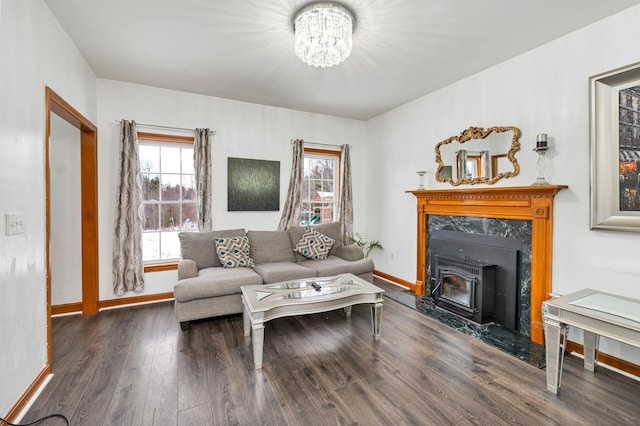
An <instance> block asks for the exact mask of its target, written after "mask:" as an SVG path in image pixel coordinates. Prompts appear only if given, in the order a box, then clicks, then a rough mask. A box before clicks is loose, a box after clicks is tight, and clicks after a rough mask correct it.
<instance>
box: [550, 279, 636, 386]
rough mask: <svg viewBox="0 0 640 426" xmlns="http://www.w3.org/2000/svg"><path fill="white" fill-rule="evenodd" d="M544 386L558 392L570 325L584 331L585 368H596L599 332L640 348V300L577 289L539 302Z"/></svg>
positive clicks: (591, 369)
mask: <svg viewBox="0 0 640 426" xmlns="http://www.w3.org/2000/svg"><path fill="white" fill-rule="evenodd" d="M542 321H543V324H544V332H545V340H546V357H547V390H548V391H549V392H552V393H554V394H557V393H558V391H559V390H560V385H561V381H562V357H563V355H564V348H565V345H566V342H567V339H566V337H567V336H566V333H567V329H568V327H569V326H573V327H576V328H580V329H582V330H583V331H584V368H585V369H587V370H589V371H595V366H596V363H597V356H598V355H597V351H598V343H599V340H600V336H604V337H607V338H609V339H613V340H617V341H619V342H623V343H626V344H629V345H632V346H635V347H639V348H640V300H636V299H631V298H629V297H624V296H618V295H614V294H609V293H603V292H600V291H596V290H590V289H585V290H580V291H578V292H575V293H571V294H567V295H565V296H561V297H558V298H556V299H551V300H547V301H545V302H543V303H542Z"/></svg>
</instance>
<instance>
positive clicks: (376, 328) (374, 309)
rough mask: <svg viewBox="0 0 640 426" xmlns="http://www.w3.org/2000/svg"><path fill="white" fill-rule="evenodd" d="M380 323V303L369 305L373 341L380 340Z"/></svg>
mask: <svg viewBox="0 0 640 426" xmlns="http://www.w3.org/2000/svg"><path fill="white" fill-rule="evenodd" d="M381 323H382V302H377V303H374V304H371V327H372V329H373V339H374V340H380V325H381Z"/></svg>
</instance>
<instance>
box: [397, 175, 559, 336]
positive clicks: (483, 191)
mask: <svg viewBox="0 0 640 426" xmlns="http://www.w3.org/2000/svg"><path fill="white" fill-rule="evenodd" d="M564 188H567V186H565V185H532V186H511V187H495V186H492V187H482V186H478V187H464V188H462V187H460V188H450V189H429V190H411V191H407V192H408V193H411V194H413V195H415V197H416V199H417V206H416V207H417V209H416V212H417V227H416V228H417V235H416V237H417V238H416V240H417V241H416V242H417V247H416V283H415V285H414V286H412V287H411V288H412V289H413V290H414V291H415V292H416V294H420V295H424V294H425V292H427V291H428V288H429V287H428V286H429V285H430V282H429V280H428V278H427V275H428V271H427V269H428V264H427V251H428V250H429V249H430V247H429V246H428V244H427V240H428V239H429V238H430V235H429V231H428V230H427V222H428V218H429V217H431V216H432V215H441V216H443V215H451V216H456V217H464V216H474V217H483V218H495V219H518V220H526V221H528V222H530V223H531V244H530V247H529V250H530V252H529V253H528V257H530V259H531V264H530V265H529V268H530V269H529V270H527V271H526V274H522V275H523V277H524V278H526V279H527V281H528V282H527V285H526V286H525V287H524V288H526V289H527V290H528V292H529V296H530V303H529V310H528V312H524V311H523V312H521V315H522V316H523V317H524V316H525V315H526V316H527V317H528V318H527V322H528V323H529V324H528V325H529V328H530V336H531V340H532V341H534V342H536V343H543V342H544V327H543V324H542V313H541V307H542V302H543V301H544V300H547V299H548V298H549V293H550V292H551V288H552V286H551V260H552V259H553V256H552V243H553V237H552V234H553V198H554V197H555V195H556V194H557V193H558V192H559V191H560V190H562V189H564ZM521 322H522V321H521Z"/></svg>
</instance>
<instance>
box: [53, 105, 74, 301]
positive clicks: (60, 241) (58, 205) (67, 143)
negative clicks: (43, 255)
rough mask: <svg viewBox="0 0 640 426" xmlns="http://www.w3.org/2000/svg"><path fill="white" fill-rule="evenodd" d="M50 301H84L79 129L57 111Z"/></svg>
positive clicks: (54, 133) (54, 143) (55, 117)
mask: <svg viewBox="0 0 640 426" xmlns="http://www.w3.org/2000/svg"><path fill="white" fill-rule="evenodd" d="M49 126H50V133H49V170H50V172H49V195H50V197H49V200H50V201H49V214H50V219H51V235H50V245H51V252H50V256H51V263H50V265H51V266H50V268H51V304H52V305H61V304H64V303H75V302H82V214H81V209H82V206H81V191H80V183H81V182H80V129H78V128H76V127H74V126H72V125H71V124H69V123H68V122H66V121H65V120H63V119H62V118H60V117H59V116H58V115H57V114H55V113H53V114H51V118H50V121H49Z"/></svg>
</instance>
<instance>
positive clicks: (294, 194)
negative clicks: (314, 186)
mask: <svg viewBox="0 0 640 426" xmlns="http://www.w3.org/2000/svg"><path fill="white" fill-rule="evenodd" d="M303 178H304V141H303V140H302V139H296V140H295V141H293V159H292V164H291V179H290V180H289V191H288V192H287V201H286V202H285V203H284V208H283V209H282V217H281V218H280V223H279V224H278V230H280V231H286V230H287V229H289V227H290V226H293V225H299V224H300V216H301V215H302V214H301V209H302V179H303Z"/></svg>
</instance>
